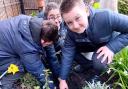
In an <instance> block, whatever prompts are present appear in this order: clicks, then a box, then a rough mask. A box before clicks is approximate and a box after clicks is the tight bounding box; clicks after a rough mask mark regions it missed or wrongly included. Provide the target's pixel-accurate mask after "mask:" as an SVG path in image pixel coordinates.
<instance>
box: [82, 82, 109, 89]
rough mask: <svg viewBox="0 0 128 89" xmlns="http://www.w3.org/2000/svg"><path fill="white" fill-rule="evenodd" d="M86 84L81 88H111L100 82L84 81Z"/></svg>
mask: <svg viewBox="0 0 128 89" xmlns="http://www.w3.org/2000/svg"><path fill="white" fill-rule="evenodd" d="M86 83H87V85H86V86H85V87H84V88H83V89H111V88H110V87H109V86H108V85H106V84H105V83H103V84H101V82H96V83H95V82H94V81H93V83H90V82H86Z"/></svg>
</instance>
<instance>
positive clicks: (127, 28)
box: [60, 9, 128, 79]
mask: <svg viewBox="0 0 128 89" xmlns="http://www.w3.org/2000/svg"><path fill="white" fill-rule="evenodd" d="M88 20H89V27H88V29H86V30H85V32H84V33H82V34H77V33H74V32H72V31H69V32H68V33H67V37H66V40H65V44H64V48H63V51H62V55H63V56H62V68H61V74H60V78H61V79H66V78H67V76H68V74H69V70H70V68H71V64H72V61H73V59H74V56H75V53H76V51H80V52H81V51H83V52H90V51H96V50H97V49H98V48H99V47H101V46H104V45H105V46H107V47H108V48H109V49H110V50H111V51H112V52H114V53H117V52H119V51H120V50H121V49H122V48H124V47H125V46H127V45H128V16H125V15H122V14H118V13H114V12H111V11H108V10H95V11H94V10H93V9H90V16H89V17H88ZM115 32H121V34H119V35H117V36H116V37H115V35H113V34H114V33H115Z"/></svg>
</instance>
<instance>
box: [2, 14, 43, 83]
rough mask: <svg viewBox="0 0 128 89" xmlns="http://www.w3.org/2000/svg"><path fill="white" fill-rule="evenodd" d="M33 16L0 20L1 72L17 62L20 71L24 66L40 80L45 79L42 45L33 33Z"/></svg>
mask: <svg viewBox="0 0 128 89" xmlns="http://www.w3.org/2000/svg"><path fill="white" fill-rule="evenodd" d="M31 18H32V17H30V16H25V15H19V16H16V17H13V18H10V19H8V20H4V21H0V73H3V72H4V71H6V70H7V68H8V66H9V65H10V64H16V65H17V66H18V67H19V70H20V72H24V68H23V66H24V67H25V68H26V70H27V71H28V72H30V73H31V74H33V75H34V76H35V77H36V78H37V79H39V80H40V81H44V77H43V76H44V75H42V74H43V70H44V65H43V64H42V62H41V59H40V54H41V53H42V49H41V46H40V45H39V44H37V43H36V42H35V41H34V40H33V38H32V35H31V32H30V28H29V22H30V20H31Z"/></svg>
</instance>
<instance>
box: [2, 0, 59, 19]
mask: <svg viewBox="0 0 128 89" xmlns="http://www.w3.org/2000/svg"><path fill="white" fill-rule="evenodd" d="M22 1H23V6H24V8H22V9H21V3H20V0H0V20H3V19H6V18H9V17H12V16H17V15H19V14H21V12H22V11H21V10H24V12H25V14H26V15H30V14H32V13H33V12H35V13H38V9H39V8H38V7H39V6H38V2H37V1H38V0H22ZM49 2H57V3H58V4H60V2H61V0H45V4H47V3H49Z"/></svg>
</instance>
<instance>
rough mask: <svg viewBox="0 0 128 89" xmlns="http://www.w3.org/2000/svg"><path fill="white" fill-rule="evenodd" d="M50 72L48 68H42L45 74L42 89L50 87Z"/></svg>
mask: <svg viewBox="0 0 128 89" xmlns="http://www.w3.org/2000/svg"><path fill="white" fill-rule="evenodd" d="M50 74H51V72H50V70H49V69H47V70H44V75H45V84H44V86H43V89H50V88H49V83H53V81H50V80H49V79H48V77H49V75H50Z"/></svg>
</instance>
